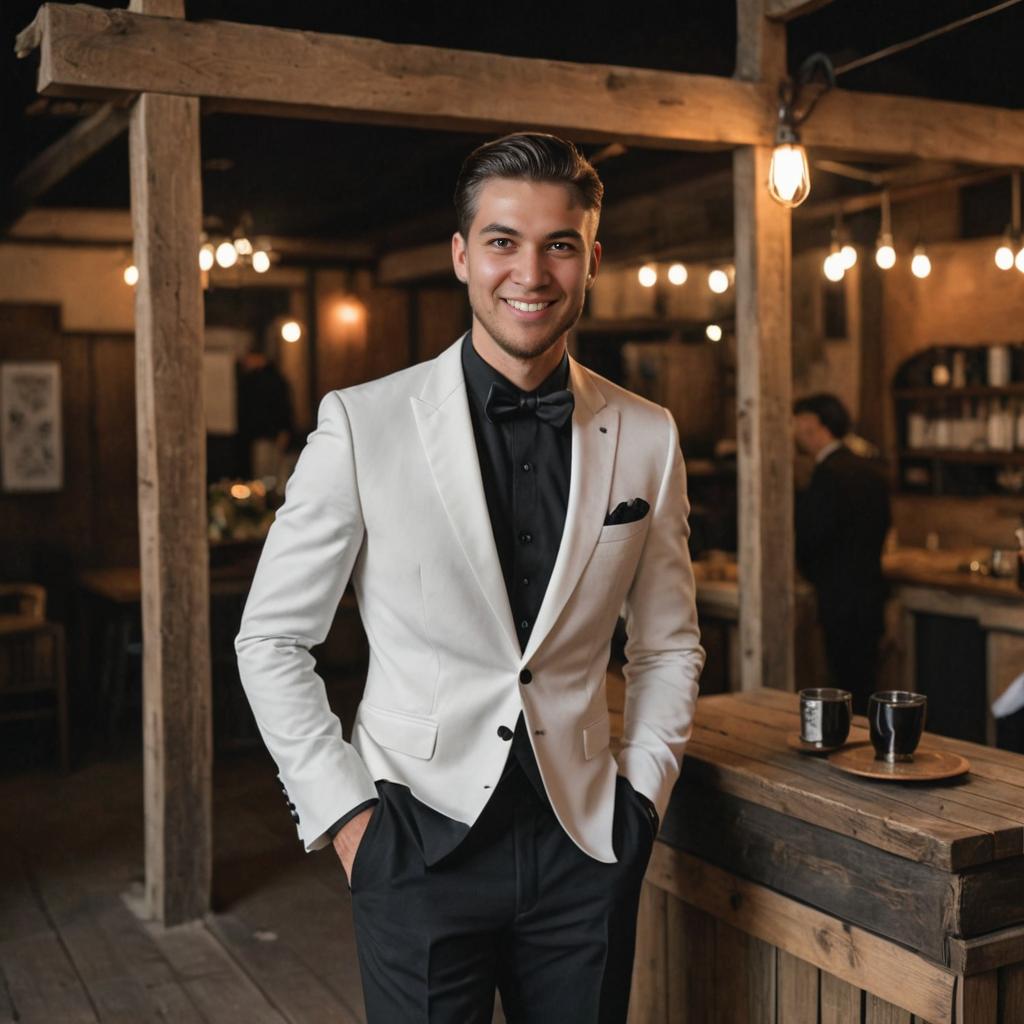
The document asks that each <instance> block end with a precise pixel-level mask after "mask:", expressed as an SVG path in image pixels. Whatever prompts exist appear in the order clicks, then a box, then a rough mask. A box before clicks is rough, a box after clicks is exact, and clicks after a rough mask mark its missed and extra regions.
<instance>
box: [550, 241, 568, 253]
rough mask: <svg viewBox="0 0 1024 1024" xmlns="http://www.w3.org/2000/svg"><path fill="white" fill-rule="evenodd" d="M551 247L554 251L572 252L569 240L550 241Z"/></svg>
mask: <svg viewBox="0 0 1024 1024" xmlns="http://www.w3.org/2000/svg"><path fill="white" fill-rule="evenodd" d="M551 248H552V249H554V250H555V252H572V244H571V243H570V242H552V243H551Z"/></svg>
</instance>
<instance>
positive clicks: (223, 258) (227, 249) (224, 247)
mask: <svg viewBox="0 0 1024 1024" xmlns="http://www.w3.org/2000/svg"><path fill="white" fill-rule="evenodd" d="M214 257H215V258H216V260H217V266H218V267H223V268H224V269H225V270H227V269H228V267H233V266H234V265H235V264H236V263H237V262H238V250H237V249H235V247H234V246H233V245H232V244H231V243H230V242H221V243H220V245H218V246H217V250H216V252H215V253H214Z"/></svg>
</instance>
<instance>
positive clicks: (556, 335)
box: [470, 298, 583, 361]
mask: <svg viewBox="0 0 1024 1024" xmlns="http://www.w3.org/2000/svg"><path fill="white" fill-rule="evenodd" d="M497 301H498V302H502V301H503V300H502V299H498V300H497ZM470 308H471V309H472V310H473V317H474V319H476V320H477V321H479V323H480V324H481V325H482V326H483V328H484V330H485V331H487V333H488V335H489V336H490V337H491V339H492V340H493V341H494V343H495V345H497V346H498V348H500V349H501V350H502V352H504V353H505V354H506V355H508V356H511V357H512V358H513V359H519V360H523V361H531V360H534V359H539V358H540V357H541V356H542V355H544V353H545V352H548V351H550V350H551V348H552V346H554V345H555V344H557V343H558V342H559V341H560V340H561V339H562V338H563V337H564V336H565V334H566V332H567V331H569V329H570V328H572V327H573V326H574V325H575V323H576V321H577V320H579V318H580V316H581V315H582V313H583V299H582V298H581V299H580V301H579V304H578V305H577V306H576V308H575V309H568V310H566V312H565V314H564V316H563V317H562V318H561V319H560V320H559V321H557V322H556V323H555V324H554V325H553V326H552V327H551V328H549V330H548V331H547V333H545V334H542V335H540V336H539V337H538V338H537V340H535V341H533V342H532V343H530V344H529V345H528V346H527V345H523V344H521V343H520V342H519V341H518V340H517V339H516V338H514V337H511V336H510V334H509V332H507V331H505V330H504V329H503V328H502V327H501V326H500V325H499V324H498V323H497V319H498V318H497V316H496V315H495V316H491V315H489V311H488V315H487V316H482V315H481V311H480V310H479V309H478V308H477V307H476V306H474V305H472V303H471V304H470Z"/></svg>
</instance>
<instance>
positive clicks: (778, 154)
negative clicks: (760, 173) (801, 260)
mask: <svg viewBox="0 0 1024 1024" xmlns="http://www.w3.org/2000/svg"><path fill="white" fill-rule="evenodd" d="M818 71H820V72H821V73H822V75H823V76H824V79H825V88H824V89H823V90H822V91H821V92H819V93H818V94H817V95H816V96H815V97H814V99H812V100H811V103H810V105H809V106H808V108H807V109H806V110H805V111H804V112H803V113H802V114H798V113H796V111H795V109H794V108H795V107H796V105H797V102H798V101H799V99H800V92H801V90H802V89H803V87H804V86H805V85H808V84H809V83H810V82H811V80H812V79H813V78H814V75H815V73H816V72H818ZM835 84H836V73H835V70H834V69H833V67H832V61H830V60H829V59H828V57H826V56H825V54H823V53H812V54H811V55H810V57H808V58H807V59H806V60H805V61H804V62H803V64H801V65H800V70H799V71H798V72H797V75H796V82H795V83H794V82H793V81H792V80H790V79H786V80H785V81H783V82H782V83H781V84H780V85H779V124H778V127H777V128H776V129H775V149H773V150H772V162H771V167H770V168H769V170H768V191H769V193H771V197H772V198H773V199H774V200H775V201H776V202H777V203H781V204H782V205H783V206H787V207H794V206H799V205H800V204H801V203H802V202H803V201H804V200H805V199H806V198H807V197H808V196H809V195H810V194H811V171H810V167H809V166H808V164H807V150H806V149H804V147H803V146H802V145H801V143H800V134H799V132H798V131H797V129H798V128H799V127H800V125H802V124H803V123H804V121H806V120H807V118H808V117H810V116H811V111H812V110H814V108H815V106H816V105H817V103H818V100H820V99H821V97H822V96H824V95H825V93H826V92H828V90H829V89H831V88H832V86H834V85H835Z"/></svg>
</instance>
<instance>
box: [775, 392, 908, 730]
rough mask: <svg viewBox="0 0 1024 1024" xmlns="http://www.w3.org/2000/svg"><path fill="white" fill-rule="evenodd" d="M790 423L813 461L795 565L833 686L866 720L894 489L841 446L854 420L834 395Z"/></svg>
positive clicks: (800, 499) (803, 406) (800, 509)
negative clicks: (813, 607) (812, 601)
mask: <svg viewBox="0 0 1024 1024" xmlns="http://www.w3.org/2000/svg"><path fill="white" fill-rule="evenodd" d="M793 416H794V435H795V439H796V443H797V447H798V448H799V449H800V450H801V451H803V452H805V453H806V454H808V455H810V456H812V457H813V458H814V461H815V466H814V472H813V474H812V475H811V480H810V484H809V485H808V486H807V487H806V488H805V489H803V490H800V491H798V492H797V496H796V557H797V565H798V567H799V569H800V571H801V573H803V575H804V576H805V577H806V578H807V579H808V580H809V581H810V582H811V583H812V584H814V589H815V592H816V594H817V598H818V619H819V621H820V623H821V627H822V632H823V633H824V639H825V655H826V658H827V660H828V667H829V673H830V675H831V676H832V682H833V685H835V686H838V687H840V688H842V689H844V690H849V691H850V692H851V693H852V694H853V710H854V713H855V714H864V713H865V712H866V710H867V701H868V696H869V694H871V693H872V692H873V690H874V689H875V683H876V677H877V674H878V649H879V643H880V641H881V638H882V634H883V632H884V620H883V608H884V603H885V583H884V580H883V578H882V547H883V545H884V543H885V535H886V533H887V532H888V530H889V525H890V522H891V513H890V509H889V488H888V485H887V483H886V481H885V477H884V476H883V474H882V472H881V471H880V469H879V467H878V465H877V464H876V463H875V462H873V461H872V460H870V459H865V458H861V457H860V456H859V455H855V454H854V453H853V452H852V451H851V450H850V449H849V448H848V447H846V445H844V444H843V438H844V437H845V436H846V435H847V433H849V430H850V414H849V413H848V412H847V411H846V408H845V407H844V406H843V403H842V402H841V401H840V400H839V399H838V398H837V397H836V396H835V395H831V394H827V393H822V394H816V395H809V396H807V397H806V398H801V399H799V400H797V401H796V402H795V403H794V405H793Z"/></svg>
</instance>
